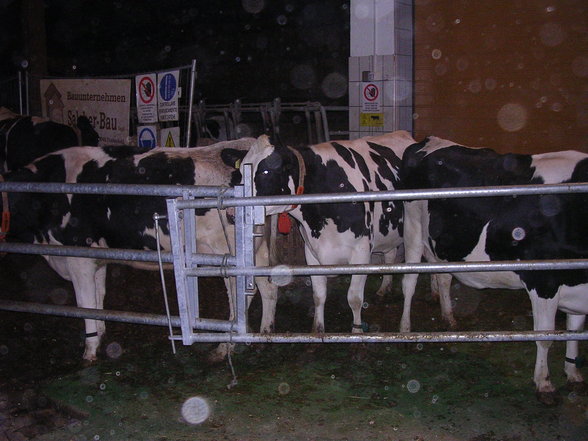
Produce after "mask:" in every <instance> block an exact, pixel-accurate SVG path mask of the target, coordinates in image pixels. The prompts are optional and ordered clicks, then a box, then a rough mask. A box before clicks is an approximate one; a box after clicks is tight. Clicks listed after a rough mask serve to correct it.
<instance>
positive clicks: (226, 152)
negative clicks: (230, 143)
mask: <svg viewBox="0 0 588 441" xmlns="http://www.w3.org/2000/svg"><path fill="white" fill-rule="evenodd" d="M246 154H247V151H243V150H237V149H222V151H221V159H222V160H223V162H224V163H225V164H226V165H228V166H229V167H233V168H239V167H240V165H241V161H242V160H243V158H244V157H245V155H246Z"/></svg>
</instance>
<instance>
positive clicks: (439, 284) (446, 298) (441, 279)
mask: <svg viewBox="0 0 588 441" xmlns="http://www.w3.org/2000/svg"><path fill="white" fill-rule="evenodd" d="M452 278H453V276H452V275H451V274H431V288H432V291H433V289H435V290H437V296H438V297H439V303H440V304H441V317H442V318H443V320H445V322H446V323H447V324H448V325H449V327H450V328H451V329H455V328H457V321H456V320H455V317H454V316H453V306H452V305H451V280H452ZM433 286H434V288H433Z"/></svg>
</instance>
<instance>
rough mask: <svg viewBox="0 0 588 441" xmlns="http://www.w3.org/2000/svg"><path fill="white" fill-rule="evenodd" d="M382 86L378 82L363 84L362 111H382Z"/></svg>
mask: <svg viewBox="0 0 588 441" xmlns="http://www.w3.org/2000/svg"><path fill="white" fill-rule="evenodd" d="M380 89H381V86H380V85H379V84H378V83H376V82H369V83H362V84H361V111H362V112H364V113H366V112H367V113H373V112H381V111H382V93H381V90H380Z"/></svg>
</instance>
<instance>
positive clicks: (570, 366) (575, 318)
mask: <svg viewBox="0 0 588 441" xmlns="http://www.w3.org/2000/svg"><path fill="white" fill-rule="evenodd" d="M585 321H586V316H585V315H583V314H567V329H568V331H582V330H584V323H585ZM578 355H579V352H578V340H568V341H567V342H566V361H565V365H564V371H565V373H566V376H567V378H568V388H570V389H571V390H573V391H575V392H579V393H582V394H585V393H586V390H587V387H586V383H585V381H584V377H583V376H582V374H581V373H580V370H579V369H578V367H577V366H576V359H577V357H578Z"/></svg>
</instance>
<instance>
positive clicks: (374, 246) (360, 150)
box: [243, 131, 414, 333]
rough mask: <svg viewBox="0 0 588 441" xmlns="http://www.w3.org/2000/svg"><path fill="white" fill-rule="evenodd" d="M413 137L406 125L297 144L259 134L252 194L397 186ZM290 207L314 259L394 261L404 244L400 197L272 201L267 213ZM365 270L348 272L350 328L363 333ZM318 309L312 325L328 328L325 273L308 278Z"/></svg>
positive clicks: (252, 159)
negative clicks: (292, 202) (279, 203)
mask: <svg viewBox="0 0 588 441" xmlns="http://www.w3.org/2000/svg"><path fill="white" fill-rule="evenodd" d="M413 143H414V139H413V138H412V137H411V136H410V135H409V134H408V133H407V132H404V131H398V132H394V133H389V134H385V135H382V136H377V137H367V138H362V139H357V140H353V141H333V142H326V143H322V144H317V145H312V146H309V147H306V148H303V149H299V150H295V149H293V148H290V147H283V146H274V145H272V144H271V143H270V142H269V139H268V138H267V137H266V136H261V137H260V138H258V142H257V143H255V144H254V145H253V146H252V147H251V150H250V151H249V153H248V154H247V155H246V156H245V158H244V159H243V163H244V164H246V163H250V164H252V167H253V177H254V193H255V194H257V195H259V196H267V195H289V194H296V193H302V192H303V193H304V194H316V193H343V192H362V191H377V190H393V189H394V188H395V187H396V184H397V182H398V168H399V167H400V161H401V158H402V154H403V152H404V150H405V148H406V147H408V146H409V145H411V144H413ZM284 212H287V213H289V214H290V215H291V216H292V217H293V218H294V219H296V221H297V222H298V225H299V229H300V232H301V235H302V238H303V239H304V244H305V249H304V251H305V256H306V261H307V263H308V264H309V265H337V264H367V263H369V262H370V257H371V255H372V253H382V254H384V260H385V261H386V262H387V263H392V262H394V259H395V256H396V252H397V249H398V247H399V246H400V245H401V244H402V239H401V236H400V231H399V228H400V224H401V221H402V204H401V203H388V202H383V203H373V202H366V203H363V202H361V203H338V204H303V205H300V206H291V205H286V206H269V207H266V214H267V215H271V214H276V213H284ZM366 279H367V275H362V274H356V275H353V276H352V277H351V284H350V286H349V290H348V292H347V300H348V302H349V306H350V307H351V310H352V312H353V327H352V330H353V332H362V321H361V309H362V305H363V303H364V301H363V298H364V287H365V282H366ZM311 280H312V288H313V293H314V302H315V314H314V323H313V331H314V332H320V333H322V332H324V331H325V324H324V305H325V299H326V296H327V277H326V276H311Z"/></svg>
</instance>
